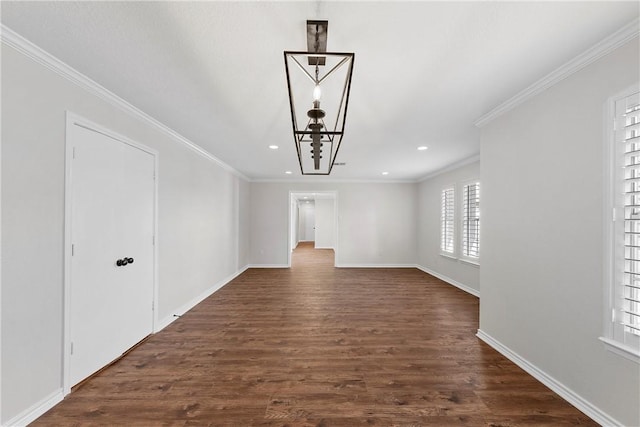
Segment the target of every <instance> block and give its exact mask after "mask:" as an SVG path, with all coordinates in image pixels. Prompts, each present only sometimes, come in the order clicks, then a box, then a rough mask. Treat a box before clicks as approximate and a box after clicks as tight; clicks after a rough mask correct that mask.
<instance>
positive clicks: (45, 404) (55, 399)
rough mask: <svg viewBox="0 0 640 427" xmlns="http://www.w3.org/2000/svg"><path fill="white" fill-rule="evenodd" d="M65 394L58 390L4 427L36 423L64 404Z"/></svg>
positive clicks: (19, 426)
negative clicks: (49, 411)
mask: <svg viewBox="0 0 640 427" xmlns="http://www.w3.org/2000/svg"><path fill="white" fill-rule="evenodd" d="M62 399H64V393H63V392H62V389H59V390H56V391H54V392H53V393H51V394H50V395H49V396H47V397H45V398H44V399H42V400H41V401H39V402H37V403H35V404H34V405H33V406H31V407H30V408H27V409H25V410H24V411H22V412H21V413H19V414H18V415H16V416H15V417H13V418H11V419H10V420H9V421H7V423H6V424H3V426H7V427H8V426H11V427H22V426H26V425H28V424H30V423H32V422H34V421H35V420H36V419H37V418H38V417H40V416H41V415H42V414H44V413H45V412H47V411H48V410H49V409H51V408H53V407H54V406H56V405H57V404H58V403H60V402H62Z"/></svg>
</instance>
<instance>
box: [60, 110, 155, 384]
mask: <svg viewBox="0 0 640 427" xmlns="http://www.w3.org/2000/svg"><path fill="white" fill-rule="evenodd" d="M71 126H80V127H83V128H86V129H91V130H93V131H96V132H98V133H100V134H102V135H105V136H107V137H109V138H112V139H114V140H116V141H118V142H120V143H123V144H127V145H130V146H132V147H135V148H136V149H138V150H141V151H144V152H145V153H148V154H150V155H152V156H153V161H154V173H155V178H154V182H153V186H154V190H153V191H154V194H153V199H154V200H153V204H154V206H153V208H154V211H153V233H154V245H153V279H152V280H153V309H152V310H153V314H152V315H153V318H152V325H151V330H152V331H154V330H155V329H156V324H157V322H158V295H159V291H158V240H159V235H158V176H159V173H158V164H159V162H158V157H159V154H158V152H157V151H156V150H154V149H152V148H149V147H147V146H146V145H143V144H140V143H138V142H136V141H133V140H131V139H129V138H127V137H125V136H122V135H120V134H118V133H116V132H113V131H111V130H110V129H107V128H104V127H102V126H100V125H98V124H96V123H94V122H92V121H90V120H87V119H85V118H84V117H82V116H79V115H78V114H75V113H72V112H70V111H66V118H65V184H64V279H63V280H64V285H63V286H64V291H63V292H64V294H63V299H64V308H63V322H64V323H63V328H64V329H63V330H64V332H63V338H62V390H63V393H64V395H67V394H69V393H70V392H71V387H72V385H73V384H71V377H70V376H71V369H70V358H71V354H70V348H71V246H72V241H71V238H72V230H71V226H72V224H73V218H72V216H71V212H72V205H71V202H72V196H71V195H72V159H73V146H72V144H70V143H69V129H70V128H71Z"/></svg>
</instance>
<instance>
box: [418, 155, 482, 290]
mask: <svg viewBox="0 0 640 427" xmlns="http://www.w3.org/2000/svg"><path fill="white" fill-rule="evenodd" d="M479 178H480V162H479V161H475V162H473V163H470V164H467V165H464V166H460V167H459V168H456V169H453V170H449V171H446V172H443V173H441V174H438V175H436V176H434V177H432V178H429V179H427V180H424V181H422V182H420V184H419V185H418V212H419V215H418V265H419V266H420V267H422V268H423V269H424V270H426V271H429V272H432V273H436V274H438V275H439V276H440V277H441V278H443V279H445V280H446V279H448V280H449V281H453V282H455V283H457V284H459V285H462V286H464V287H465V288H469V289H465V290H470V291H472V292H474V293H476V294H478V293H479V292H480V266H478V265H473V264H470V263H468V262H464V261H461V260H460V259H454V258H450V257H446V256H442V255H440V213H441V195H442V189H444V188H445V187H450V186H454V187H455V189H456V190H455V191H456V198H459V197H460V195H461V194H462V185H463V184H464V183H465V182H468V181H470V180H473V179H479ZM480 194H481V197H482V182H481V183H480ZM480 205H481V206H482V199H481V200H480ZM460 211H461V208H460V204H456V208H455V212H456V216H457V218H456V251H458V253H459V251H460V242H461V241H460V232H461V226H460V218H461V217H460ZM480 253H481V257H482V253H483V242H482V235H481V236H480ZM481 262H482V261H481Z"/></svg>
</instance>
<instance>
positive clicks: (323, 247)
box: [313, 246, 333, 250]
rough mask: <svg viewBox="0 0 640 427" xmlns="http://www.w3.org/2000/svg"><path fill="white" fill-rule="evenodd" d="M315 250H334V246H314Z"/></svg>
mask: <svg viewBox="0 0 640 427" xmlns="http://www.w3.org/2000/svg"><path fill="white" fill-rule="evenodd" d="M313 249H332V250H333V246H314V248H313Z"/></svg>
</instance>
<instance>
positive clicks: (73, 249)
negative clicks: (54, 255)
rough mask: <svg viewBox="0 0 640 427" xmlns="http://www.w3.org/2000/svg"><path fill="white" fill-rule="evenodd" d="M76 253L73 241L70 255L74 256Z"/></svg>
mask: <svg viewBox="0 0 640 427" xmlns="http://www.w3.org/2000/svg"><path fill="white" fill-rule="evenodd" d="M75 253H76V245H74V244H73V243H72V244H71V256H74V255H75Z"/></svg>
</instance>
